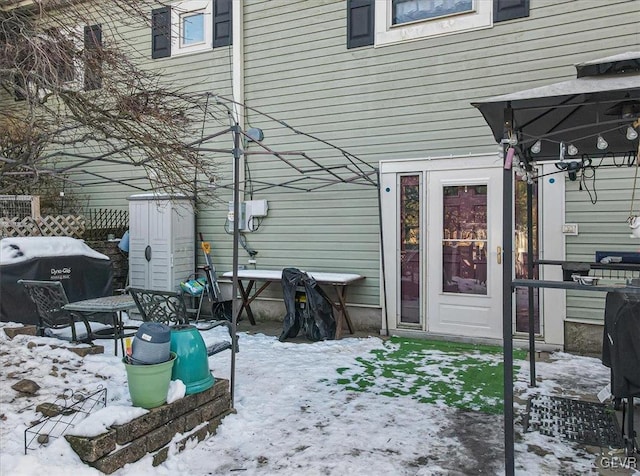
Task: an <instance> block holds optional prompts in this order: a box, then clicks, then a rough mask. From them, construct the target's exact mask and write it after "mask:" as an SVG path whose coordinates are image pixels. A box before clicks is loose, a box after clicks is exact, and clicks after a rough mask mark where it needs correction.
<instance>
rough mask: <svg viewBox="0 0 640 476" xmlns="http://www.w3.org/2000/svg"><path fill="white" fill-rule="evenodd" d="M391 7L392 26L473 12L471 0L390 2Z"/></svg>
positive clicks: (401, 0)
mask: <svg viewBox="0 0 640 476" xmlns="http://www.w3.org/2000/svg"><path fill="white" fill-rule="evenodd" d="M484 1H487V0H484ZM391 5H392V9H393V11H392V25H398V24H400V23H409V22H413V21H419V20H430V19H432V18H438V17H444V16H447V15H456V14H458V13H465V12H472V11H474V10H473V0H392V2H391Z"/></svg>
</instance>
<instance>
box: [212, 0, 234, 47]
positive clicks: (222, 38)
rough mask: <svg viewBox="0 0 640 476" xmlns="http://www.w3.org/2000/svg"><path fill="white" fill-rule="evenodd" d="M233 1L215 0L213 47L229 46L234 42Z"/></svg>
mask: <svg viewBox="0 0 640 476" xmlns="http://www.w3.org/2000/svg"><path fill="white" fill-rule="evenodd" d="M232 8H233V7H232V5H231V0H213V47H214V48H216V47H217V46H229V45H230V44H231V43H232V41H231V38H232V35H231V30H232V25H231V9H232Z"/></svg>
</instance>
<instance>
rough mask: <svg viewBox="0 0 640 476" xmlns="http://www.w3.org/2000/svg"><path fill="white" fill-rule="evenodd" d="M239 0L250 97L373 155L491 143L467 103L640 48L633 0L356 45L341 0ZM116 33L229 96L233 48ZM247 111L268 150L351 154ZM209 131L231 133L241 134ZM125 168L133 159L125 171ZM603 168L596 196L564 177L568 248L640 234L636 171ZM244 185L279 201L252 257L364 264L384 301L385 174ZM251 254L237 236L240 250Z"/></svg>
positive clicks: (211, 209)
mask: <svg viewBox="0 0 640 476" xmlns="http://www.w3.org/2000/svg"><path fill="white" fill-rule="evenodd" d="M483 1H487V0H483ZM243 4H244V23H243V28H244V36H245V37H244V49H245V51H244V72H245V91H244V94H245V101H246V103H247V104H248V105H249V106H251V107H253V108H256V109H257V110H258V111H261V112H264V113H266V114H269V115H270V116H273V117H274V118H276V119H278V120H281V121H285V122H286V123H288V124H290V125H291V126H293V127H295V128H296V129H299V130H301V131H304V132H307V133H310V134H313V135H314V136H317V137H320V138H322V139H323V140H326V141H329V142H331V143H334V144H336V145H338V146H340V147H342V148H344V149H346V150H348V151H349V152H351V153H353V154H355V155H356V156H358V157H360V158H361V159H363V160H366V161H367V162H368V163H370V164H372V165H377V163H378V161H379V160H382V159H384V160H388V159H404V158H421V157H427V156H441V155H466V154H474V153H486V152H493V151H497V150H498V146H497V145H496V144H495V142H494V141H493V139H492V136H491V133H490V130H489V127H488V126H487V125H486V123H485V122H484V120H483V118H482V116H481V115H480V113H479V112H478V111H477V110H476V109H475V108H473V107H472V106H471V105H470V103H471V102H473V101H475V100H479V99H482V98H486V97H489V96H493V95H498V94H505V93H509V92H514V91H518V90H522V89H526V88H531V87H536V86H541V85H545V84H549V83H551V82H555V81H560V80H566V79H571V78H574V77H575V69H574V67H573V66H572V65H573V64H575V63H578V62H581V61H586V60H592V59H595V58H599V57H604V56H608V55H612V54H617V53H621V52H624V51H628V50H633V49H637V45H638V44H640V31H639V28H638V21H637V20H638V18H639V17H640V2H637V1H636V2H630V1H627V0H608V1H606V2H596V1H591V0H577V1H563V2H559V1H556V2H549V1H546V0H545V1H543V0H531V11H530V16H529V17H528V18H523V19H519V20H514V21H506V22H501V23H498V24H496V25H494V26H493V27H492V28H489V29H483V30H477V31H468V32H462V33H458V34H453V35H449V36H442V37H433V38H426V39H420V40H416V41H410V42H406V43H401V44H394V45H388V46H384V47H380V48H374V47H362V48H355V49H351V50H347V48H346V5H345V2H344V1H340V0H322V1H321V0H304V1H303V0H300V1H289V0H287V1H284V0H268V1H267V0H261V1H258V0H247V1H245V2H243ZM117 31H118V34H120V35H122V36H123V38H125V39H126V40H127V41H131V43H132V44H135V45H138V51H139V53H140V55H141V56H140V57H141V61H142V62H143V64H144V67H145V68H151V69H157V70H159V71H164V72H166V73H167V74H168V77H169V78H170V80H171V81H172V82H173V83H174V84H180V85H183V86H184V87H185V88H187V89H188V90H189V91H194V92H195V91H198V92H213V93H218V94H221V95H223V96H227V97H230V96H231V75H230V64H231V59H230V56H231V53H230V50H229V48H226V47H225V48H218V49H215V50H212V51H208V52H203V53H197V54H191V55H185V56H181V57H177V58H175V57H174V58H166V59H161V60H155V61H152V60H151V59H150V32H149V29H148V28H133V27H131V26H119V27H117ZM105 34H106V32H105ZM212 107H213V108H214V109H215V106H212ZM217 111H218V113H217V120H214V119H211V120H208V121H207V124H206V125H205V134H206V133H212V132H214V131H218V130H221V129H222V128H224V127H226V126H227V124H228V123H227V122H226V119H225V116H224V114H223V112H224V111H223V110H222V109H220V108H217ZM247 114H248V116H247V125H249V126H252V127H260V128H262V129H263V130H264V133H265V141H264V142H265V143H266V144H267V145H269V147H271V148H273V149H274V150H278V151H293V150H298V151H305V152H306V153H308V154H309V155H311V156H313V157H317V158H321V159H322V160H323V162H324V163H327V164H329V163H330V164H335V163H337V162H339V161H342V160H343V158H342V156H341V155H340V153H339V152H338V151H336V150H332V149H329V148H327V147H326V146H323V145H321V144H320V143H318V142H316V141H313V140H311V139H309V138H308V137H305V136H303V135H299V134H295V133H293V132H292V131H290V130H289V129H287V128H285V127H283V126H282V124H279V123H277V122H274V121H272V120H270V119H268V118H267V117H265V116H263V115H261V114H258V113H257V112H255V111H248V113H247ZM209 145H210V146H211V147H230V146H231V137H230V136H225V137H224V138H220V139H219V140H217V141H213V142H212V143H211V144H209ZM246 149H247V150H248V151H252V152H253V151H256V150H258V147H257V146H256V145H255V144H248V145H247V146H246ZM207 159H208V160H214V161H217V162H218V163H220V174H221V177H222V180H221V184H222V185H228V184H229V181H230V179H231V163H232V159H231V156H230V155H224V154H208V155H207ZM110 168H111V166H106V167H101V168H100V170H101V171H103V172H105V171H107V170H109V169H110ZM245 172H246V173H249V174H250V176H251V178H252V179H254V180H256V181H266V182H271V181H275V182H280V181H283V180H286V179H290V178H294V177H296V176H297V175H296V172H294V171H293V169H291V168H289V167H287V166H285V165H284V164H283V162H281V161H280V160H278V159H276V158H275V157H271V156H268V155H258V156H256V155H251V156H248V159H247V164H246V167H245ZM616 174H618V175H616ZM118 176H122V177H126V176H127V173H126V172H125V171H119V172H118ZM598 176H599V177H600V171H599V172H598ZM609 176H610V178H612V183H611V184H609V185H605V184H604V181H602V182H600V181H598V183H597V187H598V188H597V190H598V196H599V201H598V203H597V204H596V205H592V204H591V203H590V201H589V199H588V196H587V194H586V192H584V191H579V190H574V188H575V187H577V185H576V184H573V185H572V184H569V186H568V192H567V204H566V209H567V218H566V221H567V222H568V223H573V222H576V223H579V224H580V231H581V233H580V235H579V236H578V237H568V239H567V258H568V259H591V257H592V256H593V252H594V251H595V249H599V248H600V247H602V246H603V245H599V244H598V242H604V243H616V244H615V245H611V246H615V248H616V249H629V250H632V249H636V248H637V245H636V244H634V242H633V241H631V240H630V239H628V238H627V236H626V235H627V234H628V231H627V230H626V229H624V223H623V222H624V219H626V216H627V215H628V210H627V209H626V208H627V205H628V197H629V196H630V193H629V190H630V187H631V185H632V184H631V182H630V180H629V171H628V170H623V169H620V170H608V171H606V172H602V177H603V178H604V177H609ZM252 190H253V193H252ZM84 191H85V192H86V193H88V194H89V195H90V205H91V206H96V207H105V206H113V207H118V206H122V207H126V196H127V195H129V194H131V193H135V191H134V190H130V189H127V188H126V187H123V186H120V185H117V184H114V185H109V186H108V187H105V186H96V187H84ZM219 198H220V202H219V203H217V204H213V205H207V206H205V207H201V210H200V212H199V213H198V216H197V222H198V230H199V231H202V232H203V233H204V235H205V237H206V239H208V240H210V241H211V242H212V245H213V256H214V262H215V264H216V266H217V268H218V270H219V271H227V270H229V269H230V267H231V249H232V243H231V236H230V235H229V234H227V233H226V232H225V231H224V223H225V217H226V214H227V203H226V201H227V200H229V199H230V198H231V196H230V192H228V191H223V192H221V194H220V197H219ZM245 198H246V199H251V198H253V199H267V200H268V201H269V214H268V217H266V218H264V219H263V221H262V225H261V227H260V229H259V230H258V231H257V232H255V233H247V234H246V240H247V242H248V244H249V246H251V247H252V248H254V249H255V250H257V251H258V255H257V257H256V258H257V266H258V267H264V268H278V267H282V266H296V267H300V268H303V269H308V270H312V269H313V270H319V271H342V272H357V273H361V274H364V275H365V276H366V280H365V281H364V283H363V284H359V285H357V286H354V287H353V289H352V290H350V296H349V301H350V302H353V303H359V304H365V305H373V306H376V305H379V303H380V290H379V284H380V283H379V272H380V271H379V226H378V202H377V194H376V190H375V188H372V187H364V186H357V185H339V186H334V187H328V188H326V189H324V190H322V191H316V192H296V191H293V190H288V189H284V188H269V189H263V185H261V184H259V183H257V182H256V183H254V185H253V189H251V188H249V187H248V188H247V190H246V196H245ZM621 200H622V201H621ZM621 203H623V204H624V207H623V208H625V209H624V210H620V204H621ZM613 224H616V227H615V230H614V227H613V226H611V225H613ZM617 225H620V226H619V227H618V226H617ZM618 228H619V229H618ZM618 243H619V244H618ZM607 246H609V245H607ZM247 258H248V256H247V255H246V253H244V251H242V249H241V259H240V263H241V264H245V263H246V259H247ZM201 262H202V260H201ZM575 296H576V297H574V295H573V294H572V293H569V297H568V304H569V317H579V318H584V319H591V320H601V319H602V315H601V314H602V313H601V312H599V311H598V310H593V309H592V307H593V304H592V303H591V301H592V300H593V299H595V298H593V297H592V296H589V297H585V298H583V297H582V296H580V297H577V296H578V295H577V294H576V295H575ZM585 302H588V303H589V304H583V303H585Z"/></svg>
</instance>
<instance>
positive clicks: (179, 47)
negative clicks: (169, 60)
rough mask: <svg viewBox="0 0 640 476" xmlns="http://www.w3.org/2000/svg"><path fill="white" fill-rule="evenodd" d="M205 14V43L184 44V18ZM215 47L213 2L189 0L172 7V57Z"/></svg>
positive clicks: (174, 4)
mask: <svg viewBox="0 0 640 476" xmlns="http://www.w3.org/2000/svg"><path fill="white" fill-rule="evenodd" d="M198 12H202V13H204V41H201V42H199V43H195V44H191V45H183V44H182V28H181V26H182V22H181V20H182V17H183V16H184V15H190V14H194V13H198ZM212 47H213V2H211V1H203V0H189V1H184V2H176V3H173V4H172V5H171V56H179V55H183V54H189V53H197V52H199V51H205V50H210V49H211V48H212Z"/></svg>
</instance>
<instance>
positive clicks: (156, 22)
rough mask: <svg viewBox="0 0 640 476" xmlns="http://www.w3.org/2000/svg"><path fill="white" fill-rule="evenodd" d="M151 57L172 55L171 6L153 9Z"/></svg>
mask: <svg viewBox="0 0 640 476" xmlns="http://www.w3.org/2000/svg"><path fill="white" fill-rule="evenodd" d="M151 22H152V23H151V57H152V58H154V59H156V58H167V57H169V56H171V8H169V7H163V8H156V9H154V10H152V11H151Z"/></svg>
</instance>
